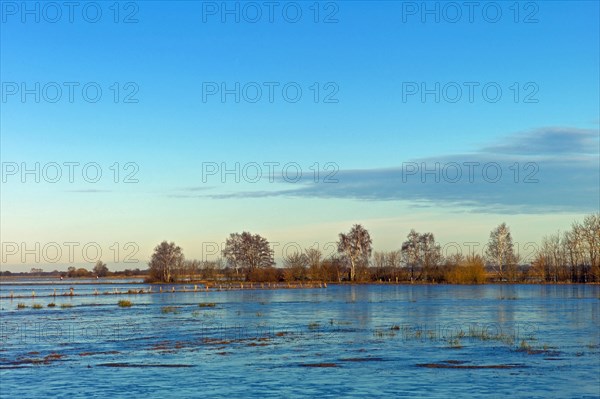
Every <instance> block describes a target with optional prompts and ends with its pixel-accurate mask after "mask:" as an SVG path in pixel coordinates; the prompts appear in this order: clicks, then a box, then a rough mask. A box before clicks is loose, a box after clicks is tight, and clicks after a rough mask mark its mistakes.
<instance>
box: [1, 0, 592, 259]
mask: <svg viewBox="0 0 600 399" xmlns="http://www.w3.org/2000/svg"><path fill="white" fill-rule="evenodd" d="M27 4H28V5H27V7H29V10H33V11H32V13H29V14H28V13H27V12H26V10H24V9H23V7H24V6H23V3H21V2H2V5H1V9H0V11H1V12H2V16H1V17H2V20H1V25H0V26H1V32H0V45H1V57H0V67H1V70H0V77H1V81H2V93H1V94H2V99H1V102H0V106H1V107H2V108H1V115H0V116H1V121H0V128H1V149H0V155H1V158H2V163H3V182H2V190H1V194H0V199H1V204H0V206H1V211H2V223H1V233H2V242H3V243H6V242H10V243H12V242H14V243H19V246H20V247H19V251H21V250H22V249H23V248H22V247H21V243H23V242H25V243H26V248H35V243H40V248H43V247H44V246H47V244H48V243H53V242H57V243H60V244H61V246H62V248H63V250H64V252H66V249H65V246H64V245H63V243H64V242H77V243H80V245H79V247H83V246H84V245H85V244H86V243H99V246H100V247H101V248H102V251H103V256H102V257H103V260H105V262H107V263H108V264H109V268H110V267H112V268H123V267H144V264H145V261H146V260H147V259H148V257H149V255H150V253H151V250H152V248H153V247H154V245H156V244H157V243H158V242H160V241H161V240H164V239H167V240H174V241H175V242H177V243H178V244H180V245H181V246H182V247H183V248H184V251H185V253H186V255H187V256H188V257H190V258H194V257H197V258H200V257H202V256H203V255H205V252H206V251H203V250H202V248H203V243H212V242H219V243H220V242H222V241H224V239H225V237H226V236H227V235H228V234H229V233H231V232H239V231H242V230H249V231H252V232H256V233H260V234H262V235H264V236H266V237H267V238H268V239H269V240H270V241H274V242H278V243H280V247H283V246H285V244H286V243H298V245H300V246H302V247H305V246H309V245H314V243H317V244H318V245H319V246H320V247H321V248H322V249H323V248H324V247H326V246H327V243H329V242H332V241H335V240H336V237H337V234H338V233H339V232H341V231H345V230H348V229H349V228H350V226H351V225H352V224H353V223H363V224H364V225H365V227H367V228H368V229H369V230H370V231H371V233H372V236H373V239H374V246H375V249H378V250H390V249H396V248H398V247H399V246H400V245H401V242H402V240H403V239H404V237H405V236H406V234H407V233H408V232H409V230H410V229H411V228H416V229H417V230H420V231H431V232H433V233H434V234H436V237H437V238H438V240H439V241H441V242H442V243H447V242H451V241H454V242H459V243H464V242H480V243H482V244H483V243H485V242H486V241H487V237H488V234H489V231H490V230H491V229H493V228H494V227H495V226H496V225H498V224H499V223H501V222H503V221H506V222H507V223H508V224H509V226H510V227H511V229H512V232H513V236H514V239H515V241H517V242H520V243H526V242H539V240H540V239H541V237H542V236H543V235H544V234H550V233H553V232H555V231H557V230H565V229H568V228H569V226H570V223H571V222H572V221H573V220H575V219H580V218H581V217H582V216H583V215H585V214H587V213H590V212H593V211H598V207H599V201H600V193H599V179H600V177H599V172H598V169H599V168H600V165H599V155H598V152H599V141H598V137H599V119H600V118H599V111H598V110H599V108H600V104H599V86H600V82H599V68H600V67H599V64H600V63H599V50H598V49H599V48H600V43H599V33H598V32H599V22H598V21H599V20H600V18H599V13H600V10H599V5H598V2H593V1H589V2H561V1H551V2H518V3H516V4H517V7H516V8H515V6H514V4H515V3H514V2H481V3H480V6H479V7H478V8H476V9H474V10H473V14H472V19H473V21H472V22H470V21H469V10H468V9H467V8H464V6H461V7H462V8H461V10H460V12H461V16H460V18H458V17H457V14H455V13H454V12H455V10H454V9H451V8H448V5H447V4H448V3H444V2H428V3H427V5H426V7H428V9H429V10H434V12H435V10H436V9H437V10H439V21H436V15H435V14H431V13H429V14H427V13H425V14H423V11H424V10H423V9H422V7H423V4H425V3H422V2H354V1H352V2H321V3H319V4H318V16H317V15H316V14H315V12H316V8H315V6H314V3H313V2H276V4H275V8H274V11H273V22H270V21H269V15H268V13H269V10H268V8H266V6H265V5H264V3H262V2H255V3H253V2H250V3H248V2H229V3H227V5H226V6H225V7H227V8H228V9H229V10H234V11H233V14H232V13H229V14H227V13H224V11H225V10H224V9H223V5H222V4H223V3H222V2H200V1H198V2H191V1H188V2H160V1H143V2H137V3H131V2H121V3H119V9H118V11H119V14H118V15H115V8H114V7H113V8H111V7H112V6H111V5H112V4H113V3H112V2H107V3H104V2H82V3H81V5H80V6H79V8H76V9H74V10H73V14H72V19H73V22H70V21H69V10H68V9H67V8H64V6H62V7H63V8H62V9H61V10H60V12H61V15H60V16H59V15H58V14H56V10H54V9H51V8H48V7H47V3H42V2H30V3H27ZM58 4H62V3H58ZM453 4H459V5H460V4H463V3H460V2H459V3H453ZM256 6H258V7H260V9H261V13H262V14H261V16H260V17H257V14H255V11H256ZM36 7H37V8H36ZM236 7H237V10H239V14H238V15H237V16H236V14H235V12H236V11H235V10H236ZM253 7H254V8H253ZM415 7H416V8H415ZM436 7H437V8H436ZM84 8H85V9H86V12H84V11H83V9H84ZM484 9H485V12H484V11H483V10H484ZM96 10H100V11H101V15H100V17H99V18H98V22H95V23H91V22H89V21H91V20H93V19H94V18H96V14H95V11H96ZM284 10H285V11H284ZM297 10H301V16H300V17H299V18H298V21H297V22H295V23H292V22H290V21H292V20H294V18H296V16H297V15H298V14H297V13H296V11H297ZM498 10H499V11H500V14H496V11H498ZM517 11H518V14H517V13H516V12H517ZM36 13H38V15H36ZM36 17H37V18H38V19H39V22H38V21H36ZM236 17H237V18H239V22H237V21H236ZM255 17H256V18H255ZM455 17H456V19H457V20H458V21H457V22H453V21H452V20H453V19H454V18H455ZM115 18H116V19H117V20H118V23H115ZM315 18H316V21H317V22H315ZM252 19H256V21H255V22H253V21H252ZM495 19H497V21H496V22H492V21H493V20H495ZM125 20H128V21H129V22H132V23H124V21H125ZM325 20H327V23H326V21H325ZM36 83H37V84H38V85H39V86H36ZM115 83H116V85H115ZM236 84H239V91H238V97H239V101H237V102H236V94H232V93H230V94H227V95H226V96H225V98H224V100H225V101H223V99H222V96H221V94H222V92H221V90H222V86H223V85H224V86H225V88H226V89H228V90H233V91H235V88H236ZM86 85H87V86H86ZM38 87H39V89H38ZM56 87H60V88H61V93H60V95H59V93H58V92H57V91H56ZM69 87H71V88H73V98H72V100H71V99H69ZM83 87H87V89H86V90H91V91H86V92H85V93H84V92H83ZM257 87H258V88H260V90H261V95H260V97H259V96H258V92H257V91H256V88H257ZM269 87H271V88H272V89H273V98H272V101H271V99H270V98H269ZM284 87H287V89H286V90H288V91H286V92H284V91H283V88H284ZM317 87H318V95H317ZM24 88H25V89H26V90H29V91H30V92H29V94H26V95H25V96H24V97H23V96H22V95H23V89H24ZM97 88H100V89H101V91H102V95H101V96H100V97H98V101H97V102H91V101H92V99H93V98H94V96H95V90H96V89H97ZM117 88H118V97H117V98H116V102H115V95H116V94H117ZM298 88H299V89H300V90H301V92H302V94H301V96H299V97H297V100H298V101H296V102H294V100H295V93H296V90H297V89H298ZM436 88H438V89H436ZM457 88H458V89H460V90H461V92H460V95H459V92H458V91H457ZM469 88H472V89H473V91H472V93H471V94H472V98H469V94H470V93H469ZM484 88H486V89H485V90H484ZM415 89H416V90H417V92H414V90H415ZM423 89H425V90H429V92H428V93H429V94H426V95H425V96H424V97H423V96H422V94H423V93H422V90H423ZM498 89H500V90H501V95H497V94H496V93H498V92H497V90H498ZM209 90H213V92H210V91H209ZM214 90H217V92H214ZM410 90H413V91H412V92H411V91H410ZM436 92H437V93H436ZM436 94H437V96H438V97H439V98H436ZM36 95H38V96H39V102H36V98H35V97H36ZM86 95H87V97H85V96H86ZM286 95H287V97H286ZM128 96H129V97H128ZM132 100H133V101H134V102H126V101H132ZM53 101H55V102H53ZM36 162H38V163H39V164H40V167H39V168H40V182H39V183H36V182H35V181H34V180H35V175H33V174H29V175H25V176H23V175H22V169H23V166H25V167H27V168H30V169H31V168H34V167H35V163H36ZM65 162H67V163H68V162H76V163H79V165H77V166H74V168H75V169H74V170H75V174H74V178H73V181H72V182H71V181H69V179H68V177H67V172H68V167H67V166H65V164H64V163H65ZM269 162H277V163H279V165H274V164H273V165H274V166H273V168H274V172H275V176H274V179H273V181H272V182H270V181H269V179H268V177H269V173H268V171H269V169H268V168H267V167H266V166H265V163H269ZM53 163H56V164H58V165H59V166H60V168H61V169H60V170H61V173H62V175H61V176H62V177H61V178H60V179H58V182H57V183H50V182H49V181H48V180H52V176H53V175H48V176H44V171H45V172H47V173H51V172H52V170H53V169H52V168H53V167H54V164H53ZM90 163H95V165H96V166H94V168H92V169H91V171H92V172H93V171H95V170H97V169H98V168H99V169H100V170H101V172H102V177H101V178H100V179H99V181H98V182H96V183H90V182H88V181H86V179H85V178H84V176H83V175H82V174H81V168H82V167H83V165H85V164H90ZM115 163H118V164H117V166H115ZM128 163H131V164H128ZM236 163H239V165H240V167H239V168H240V169H239V175H240V176H239V180H240V182H239V183H237V182H236V181H235V176H234V175H233V174H229V175H225V176H221V173H220V172H221V169H222V167H223V166H224V167H225V168H228V169H234V168H235V164H236ZM251 163H256V164H258V165H259V166H261V170H260V173H261V177H262V178H261V179H258V181H257V182H250V181H248V180H253V178H252V177H253V176H254V175H255V174H254V171H255V170H256V169H253V166H252V165H254V164H251ZM465 163H467V165H465ZM469 163H477V165H476V166H475V164H471V165H474V166H473V168H474V169H473V172H474V174H473V181H469V177H468V175H467V174H468V172H469V169H468V165H469ZM126 164H127V166H126ZM209 164H210V165H212V166H214V165H217V166H218V167H219V171H218V172H217V173H216V174H210V175H207V174H206V172H207V171H208V169H207V167H208V166H207V165H209ZM316 164H318V166H317V165H316ZM436 164H439V169H435V168H436ZM15 165H16V167H17V168H18V169H17V170H16V171H15V169H14V168H15ZM203 165H204V166H203ZM246 165H248V166H246ZM285 165H287V166H288V167H290V165H291V167H292V169H288V172H289V173H292V172H293V171H294V170H295V169H294V167H295V168H296V169H298V168H299V169H300V170H301V171H302V178H301V179H300V180H299V181H297V182H290V180H292V178H290V174H289V173H288V175H286V176H285V177H287V179H285V178H284V177H283V176H282V169H283V167H284V166H285ZM457 165H458V166H459V168H460V172H461V173H462V178H460V179H457V181H455V182H453V181H451V180H453V177H452V176H455V175H454V174H452V173H453V172H456V170H457V169H456V166H457ZM245 166H246V168H245ZM484 167H487V169H485V172H483V168H484ZM11 168H12V169H11ZM111 168H112V169H111ZM115 168H116V169H118V170H119V171H120V173H119V176H118V179H117V183H115V181H114V180H115V174H114V169H115ZM415 168H417V169H416V170H415ZM426 168H429V169H433V170H437V172H434V173H433V174H429V175H427V174H425V175H423V169H426ZM453 168H454V169H453ZM315 169H321V171H320V173H319V179H318V180H319V181H318V182H315V181H314V180H315V179H314V178H315V175H314V171H315ZM497 169H500V171H501V173H502V175H501V177H499V178H498V180H497V181H495V179H496V175H495V174H494V172H496V170H497ZM517 170H518V172H519V173H518V175H517V174H516V171H517ZM203 171H204V173H203ZM290 171H291V172H290ZM88 172H89V170H88ZM244 172H247V174H246V175H244ZM332 172H335V173H334V174H333V176H332V177H331V179H330V180H337V182H331V183H325V182H323V179H324V177H325V176H326V175H327V174H328V173H332ZM89 173H91V172H89ZM129 173H132V175H130V176H129V178H130V179H129V180H135V179H137V180H138V182H137V183H135V182H132V183H125V182H123V180H124V179H125V178H126V177H127V175H128V174H129ZM445 173H446V174H445ZM436 174H437V177H438V178H439V181H435V178H436ZM85 177H86V178H88V180H94V179H89V177H90V176H89V174H88V175H86V176H85ZM292 177H293V176H292ZM422 178H425V182H423V181H422ZM115 242H117V243H118V247H120V248H121V251H120V253H119V254H118V256H115V251H114V250H111V249H110V247H111V245H112V244H113V243H115ZM128 242H133V243H135V245H136V247H137V248H138V249H139V250H138V251H137V253H136V256H135V258H136V259H138V260H139V261H140V263H139V264H137V265H135V264H127V265H123V264H122V260H123V247H124V245H125V244H126V243H128ZM294 245H295V244H294ZM204 246H205V247H206V244H205V245H204ZM5 249H6V248H5ZM5 252H6V251H5ZM325 252H327V250H325ZM5 255H6V254H5ZM20 255H21V253H17V254H14V255H11V256H8V257H6V259H3V261H4V260H6V262H5V263H6V265H12V266H13V268H15V267H14V265H15V264H19V263H25V264H26V266H21V267H22V268H25V269H27V270H28V269H29V267H31V265H32V264H40V265H42V267H44V268H48V269H50V270H52V269H54V268H59V269H60V268H66V266H68V265H69V264H70V262H69V261H68V260H67V259H61V260H59V261H57V262H56V263H54V264H48V263H49V262H45V260H47V259H48V258H49V257H50V256H49V255H48V254H45V256H41V257H40V260H39V261H36V260H35V259H34V256H32V255H30V256H27V257H25V262H21V256H20ZM277 255H278V250H276V256H277ZM279 255H281V253H279ZM65 257H66V255H65ZM88 258H90V259H91V258H93V256H88ZM115 260H117V261H118V262H115ZM85 261H86V259H84V257H83V256H82V254H81V251H80V250H76V251H75V257H74V260H73V262H72V263H77V264H81V263H85ZM5 267H6V266H5ZM9 268H10V267H9ZM17 269H18V267H17Z"/></svg>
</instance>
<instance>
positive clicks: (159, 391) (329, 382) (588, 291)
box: [0, 280, 600, 398]
mask: <svg viewBox="0 0 600 399" xmlns="http://www.w3.org/2000/svg"><path fill="white" fill-rule="evenodd" d="M71 288H72V290H71ZM240 288H241V287H240ZM173 289H175V292H173ZM184 290H185V291H184ZM161 291H162V292H161ZM0 297H1V298H0V308H1V311H0V315H1V319H0V320H1V321H0V323H1V325H0V344H1V346H0V397H2V398H15V397H22V398H48V397H52V398H79V397H81V398H89V397H112V398H120V397H142V396H147V397H165V398H167V397H256V398H265V397H286V398H292V397H306V396H311V397H314V396H320V397H330V398H340V397H357V398H365V397H369V398H377V397H428V398H447V397H452V396H454V395H460V397H461V398H464V397H469V398H484V397H485V398H487V397H489V398H498V397H515V398H551V397H557V398H558V397H560V398H598V397H600V373H599V372H600V336H599V334H600V333H599V331H600V315H599V313H600V312H599V311H600V286H598V285H473V286H460V285H330V286H329V287H324V286H314V287H306V286H304V287H299V286H295V287H289V288H288V287H285V288H277V289H274V288H273V287H271V288H269V287H265V286H263V287H262V288H261V287H260V286H256V285H255V286H253V287H252V288H250V287H248V286H246V287H244V288H243V289H239V288H238V289H234V288H233V287H222V289H218V288H216V287H210V288H209V289H206V287H204V286H202V287H193V286H187V287H185V288H184V287H183V286H171V285H164V286H158V285H155V286H150V285H146V284H143V283H142V282H139V281H138V282H136V281H135V280H132V281H128V282H127V283H126V284H125V283H123V282H122V281H107V282H105V283H103V284H99V283H96V282H94V281H90V282H89V284H72V283H70V282H62V281H61V282H56V281H52V282H44V281H35V282H32V281H25V282H17V281H9V282H4V283H2V284H0Z"/></svg>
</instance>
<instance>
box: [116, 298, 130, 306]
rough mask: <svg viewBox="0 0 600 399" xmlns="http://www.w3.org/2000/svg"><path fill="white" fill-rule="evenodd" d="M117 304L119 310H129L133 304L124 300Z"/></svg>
mask: <svg viewBox="0 0 600 399" xmlns="http://www.w3.org/2000/svg"><path fill="white" fill-rule="evenodd" d="M117 304H118V305H119V307H121V308H130V307H131V306H132V305H133V303H131V301H128V300H126V299H121V300H120V301H119V302H118V303H117Z"/></svg>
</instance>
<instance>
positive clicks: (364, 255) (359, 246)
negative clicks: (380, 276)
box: [338, 224, 373, 281]
mask: <svg viewBox="0 0 600 399" xmlns="http://www.w3.org/2000/svg"><path fill="white" fill-rule="evenodd" d="M372 244H373V241H372V240H371V236H370V235H369V232H368V231H367V230H366V229H365V228H364V227H362V226H361V225H360V224H355V225H354V226H352V229H350V232H349V233H348V234H344V233H340V235H339V241H338V253H340V254H342V255H343V256H344V257H345V258H346V259H347V260H348V261H349V262H350V281H354V280H355V279H356V266H357V265H359V264H362V265H366V264H368V262H369V257H370V256H371V251H372Z"/></svg>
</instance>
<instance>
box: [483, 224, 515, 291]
mask: <svg viewBox="0 0 600 399" xmlns="http://www.w3.org/2000/svg"><path fill="white" fill-rule="evenodd" d="M485 254H486V257H487V260H488V261H489V262H490V263H491V264H492V266H493V267H494V268H495V270H496V272H497V273H498V277H500V279H503V278H504V274H505V269H506V268H507V267H511V266H512V265H514V264H515V263H516V261H517V257H516V256H515V252H514V248H513V242H512V236H511V235H510V229H509V228H508V226H506V223H502V224H501V225H499V226H498V227H496V228H495V229H494V230H492V231H491V232H490V239H489V241H488V245H487V248H486V251H485Z"/></svg>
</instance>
